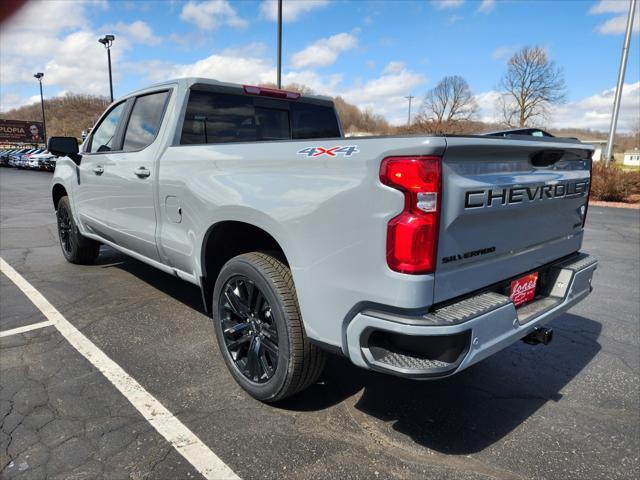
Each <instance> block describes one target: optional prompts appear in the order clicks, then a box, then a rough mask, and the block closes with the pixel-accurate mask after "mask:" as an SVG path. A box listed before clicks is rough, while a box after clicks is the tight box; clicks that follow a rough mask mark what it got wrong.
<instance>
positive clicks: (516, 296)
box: [509, 272, 538, 307]
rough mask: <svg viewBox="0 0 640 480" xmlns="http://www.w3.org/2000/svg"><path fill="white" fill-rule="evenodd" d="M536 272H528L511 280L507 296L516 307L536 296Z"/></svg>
mask: <svg viewBox="0 0 640 480" xmlns="http://www.w3.org/2000/svg"><path fill="white" fill-rule="evenodd" d="M537 283H538V272H534V273H530V274H529V275H525V276H524V277H520V278H518V279H516V280H514V281H513V282H511V290H510V292H509V297H510V298H511V301H512V302H513V304H514V305H515V306H516V307H519V306H520V305H522V304H524V303H527V302H530V301H531V300H533V298H534V297H535V296H536V284H537Z"/></svg>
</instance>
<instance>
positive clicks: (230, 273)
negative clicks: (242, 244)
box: [213, 252, 325, 402]
mask: <svg viewBox="0 0 640 480" xmlns="http://www.w3.org/2000/svg"><path fill="white" fill-rule="evenodd" d="M213 319H214V324H215V330H216V338H217V340H218V346H219V347H220V350H221V352H222V355H223V357H224V361H225V363H226V364H227V367H228V368H229V371H230V372H231V375H232V376H233V378H234V379H235V380H236V382H238V384H239V385H240V386H241V387H242V388H244V389H245V390H246V391H247V392H248V393H249V394H250V395H251V396H252V397H254V398H256V399H258V400H261V401H264V402H275V401H277V400H282V399H283V398H286V397H288V396H290V395H293V394H295V393H297V392H299V391H301V390H303V389H305V388H307V387H308V386H310V385H311V384H313V383H315V382H316V380H317V379H318V377H319V376H320V374H321V373H322V369H323V367H324V363H325V355H324V352H322V351H321V350H320V349H318V347H316V346H315V345H313V344H311V343H310V342H309V339H308V338H307V336H306V335H305V332H304V328H303V324H302V317H301V315H300V308H299V306H298V299H297V297H296V290H295V286H294V284H293V278H292V276H291V271H290V270H289V267H287V265H285V264H284V263H283V262H282V261H280V260H279V259H278V258H276V257H274V256H272V255H269V254H267V253H263V252H252V253H247V254H243V255H239V256H237V257H234V258H232V259H231V260H229V261H228V262H227V263H226V264H225V265H224V267H223V268H222V271H221V272H220V275H219V276H218V279H217V281H216V285H215V287H214V291H213Z"/></svg>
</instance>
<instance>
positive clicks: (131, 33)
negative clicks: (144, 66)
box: [102, 20, 160, 45]
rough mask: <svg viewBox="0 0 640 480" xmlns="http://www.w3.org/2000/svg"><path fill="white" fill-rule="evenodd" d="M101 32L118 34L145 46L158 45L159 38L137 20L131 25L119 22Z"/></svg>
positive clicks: (143, 23) (144, 23) (147, 26)
mask: <svg viewBox="0 0 640 480" xmlns="http://www.w3.org/2000/svg"><path fill="white" fill-rule="evenodd" d="M102 30H104V31H109V32H115V33H119V34H121V35H124V36H126V37H129V38H130V39H131V40H133V41H135V42H137V43H143V44H145V45H158V44H159V43H160V37H157V36H155V35H154V34H153V30H152V29H151V27H150V26H149V25H148V24H147V23H146V22H143V21H142V20H137V21H135V22H133V23H123V22H119V23H116V24H114V25H107V26H105V27H103V28H102Z"/></svg>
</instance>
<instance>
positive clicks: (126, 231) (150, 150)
mask: <svg viewBox="0 0 640 480" xmlns="http://www.w3.org/2000/svg"><path fill="white" fill-rule="evenodd" d="M168 96H169V92H168V91H167V90H165V91H161V92H153V93H150V94H145V95H141V96H138V97H136V98H135V99H130V100H129V101H130V102H132V105H131V106H130V111H131V114H130V115H129V118H128V121H127V124H126V128H124V129H123V133H122V151H121V153H119V154H118V155H117V156H114V157H113V158H112V160H113V161H112V162H111V163H110V164H109V165H107V166H105V175H107V176H108V179H107V180H108V182H109V185H111V186H112V191H111V195H110V197H109V201H108V206H109V221H110V223H111V227H112V234H113V237H114V241H115V242H116V243H117V244H118V245H121V246H122V247H124V248H127V249H129V250H132V251H134V252H136V253H139V254H141V255H144V256H145V257H147V258H150V259H152V260H160V255H159V253H158V248H157V246H156V210H155V208H156V202H155V196H156V194H155V179H156V175H157V172H156V168H157V164H156V162H155V158H156V155H157V151H158V148H155V147H157V145H154V142H155V139H156V136H157V134H158V131H159V129H160V125H161V123H162V117H163V113H164V109H165V105H166V102H167V99H168Z"/></svg>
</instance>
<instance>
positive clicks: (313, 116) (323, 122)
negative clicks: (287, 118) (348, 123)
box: [291, 103, 340, 139]
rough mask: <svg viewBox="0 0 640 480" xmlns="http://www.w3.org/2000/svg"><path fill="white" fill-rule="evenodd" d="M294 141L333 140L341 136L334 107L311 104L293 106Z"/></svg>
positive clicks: (295, 104)
mask: <svg viewBox="0 0 640 480" xmlns="http://www.w3.org/2000/svg"><path fill="white" fill-rule="evenodd" d="M291 114H292V116H293V118H292V122H291V123H292V127H293V128H292V130H293V132H292V133H293V138H294V139H305V138H333V137H339V136H340V127H339V126H338V119H337V117H336V113H335V111H334V110H333V108H332V107H325V106H323V105H314V104H311V103H293V104H292V105H291Z"/></svg>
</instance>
